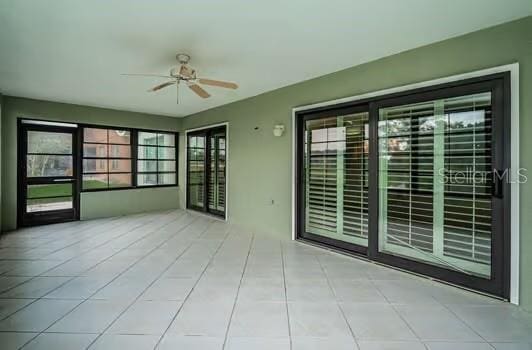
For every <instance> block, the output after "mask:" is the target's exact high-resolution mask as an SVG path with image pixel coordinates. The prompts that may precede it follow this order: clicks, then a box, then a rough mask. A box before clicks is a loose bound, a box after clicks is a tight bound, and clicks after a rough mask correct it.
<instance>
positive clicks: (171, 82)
mask: <svg viewBox="0 0 532 350" xmlns="http://www.w3.org/2000/svg"><path fill="white" fill-rule="evenodd" d="M174 84H175V81H167V82H166V83H162V84H159V85H157V86H154V87H152V88H151V89H149V90H148V91H149V92H154V91H157V90H161V89H163V88H165V87H167V86H170V85H174Z"/></svg>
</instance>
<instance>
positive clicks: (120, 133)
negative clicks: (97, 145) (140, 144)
mask: <svg viewBox="0 0 532 350" xmlns="http://www.w3.org/2000/svg"><path fill="white" fill-rule="evenodd" d="M109 143H119V144H122V145H129V144H130V143H131V138H130V134H129V131H127V130H116V129H109Z"/></svg>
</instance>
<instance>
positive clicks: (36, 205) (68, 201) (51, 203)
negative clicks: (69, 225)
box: [26, 197, 73, 213]
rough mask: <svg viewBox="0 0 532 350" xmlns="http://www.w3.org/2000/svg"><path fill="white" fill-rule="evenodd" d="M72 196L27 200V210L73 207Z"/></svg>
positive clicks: (30, 211)
mask: <svg viewBox="0 0 532 350" xmlns="http://www.w3.org/2000/svg"><path fill="white" fill-rule="evenodd" d="M72 208H73V205H72V197H56V198H39V199H28V200H27V201H26V212H27V213H35V212H40V211H49V210H64V209H72Z"/></svg>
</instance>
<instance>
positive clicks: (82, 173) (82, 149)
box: [79, 125, 135, 192]
mask: <svg viewBox="0 0 532 350" xmlns="http://www.w3.org/2000/svg"><path fill="white" fill-rule="evenodd" d="M85 129H101V130H106V131H107V142H92V141H85ZM111 130H121V131H122V130H123V131H127V132H129V145H128V144H124V143H113V142H109V131H111ZM79 133H80V135H79V139H80V140H81V145H80V147H79V150H80V153H81V155H80V160H81V164H80V168H79V169H80V172H79V173H80V179H79V180H80V187H81V192H96V191H109V190H115V189H121V190H124V189H131V188H135V186H134V185H135V184H134V182H133V172H134V169H133V168H134V167H133V154H132V152H133V149H132V147H131V146H132V143H133V133H134V130H133V129H130V128H122V127H114V126H103V125H82V126H80V130H79ZM85 144H91V145H105V146H106V147H107V156H106V157H98V156H97V155H96V156H86V155H85ZM115 145H116V146H129V147H130V154H129V157H111V156H110V149H111V146H115ZM84 160H94V161H96V162H98V161H102V160H105V161H106V162H107V171H105V172H101V171H100V172H98V171H96V172H85V169H84V167H83V162H84ZM112 160H129V161H130V163H131V171H129V172H128V171H111V169H110V164H111V161H112ZM101 174H107V187H105V188H83V177H84V176H85V175H88V176H90V175H101ZM111 174H113V175H116V174H130V176H131V185H130V186H118V187H110V186H109V181H110V175H111Z"/></svg>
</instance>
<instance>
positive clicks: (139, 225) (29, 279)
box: [1, 219, 155, 294]
mask: <svg viewBox="0 0 532 350" xmlns="http://www.w3.org/2000/svg"><path fill="white" fill-rule="evenodd" d="M154 220H155V219H153V220H150V221H148V222H146V223H140V224H138V225H136V226H133V227H132V228H131V231H126V232H124V233H122V234H120V235H118V236H116V237H112V238H110V239H108V240H107V241H105V242H103V243H101V244H98V245H96V246H94V247H92V248H90V249H88V250H87V251H85V252H83V253H82V254H81V255H84V254H86V253H89V252H91V251H93V250H95V249H97V248H100V247H101V246H103V245H105V244H108V243H109V242H111V241H113V240H115V239H118V238H121V237H124V236H126V235H127V234H130V233H132V231H135V230H137V229H139V228H141V227H142V226H145V225H147V224H149V223H151V222H153V221H154ZM81 255H79V256H74V257H72V258H69V259H67V260H65V261H63V262H61V263H59V264H57V265H55V266H53V267H51V268H49V269H48V270H46V271H43V272H41V273H39V274H37V275H35V276H21V275H5V274H4V275H2V276H1V277H29V278H28V279H27V280H24V281H23V282H21V283H19V284H17V285H15V286H13V287H10V288H7V289H5V290H3V291H2V292H1V293H2V294H3V293H6V292H9V291H10V290H12V289H14V288H16V287H18V286H20V285H22V284H24V283H26V282H29V281H31V280H33V279H35V278H36V277H72V276H46V275H45V274H46V273H48V272H50V271H52V270H54V269H56V268H58V267H59V266H61V265H64V264H66V263H69V262H70V261H72V260H74V259H76V258H79V257H80V256H81ZM113 255H114V254H113ZM106 259H107V258H105V259H104V260H102V261H100V262H98V263H96V264H95V265H93V266H91V267H89V268H88V269H92V268H94V267H95V266H97V265H99V264H100V263H101V262H103V261H105V260H106ZM36 261H38V260H36ZM8 272H9V271H6V273H8ZM74 277H79V276H74ZM47 294H48V293H47Z"/></svg>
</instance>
